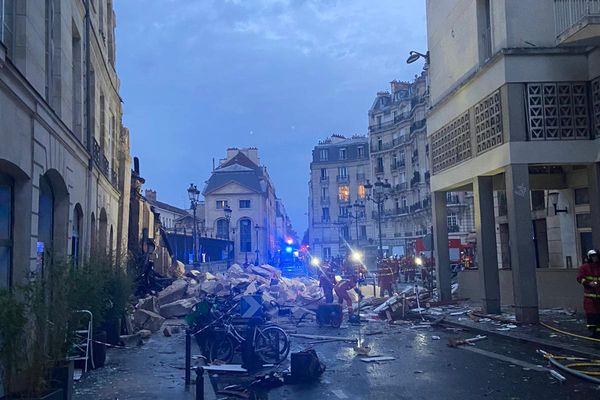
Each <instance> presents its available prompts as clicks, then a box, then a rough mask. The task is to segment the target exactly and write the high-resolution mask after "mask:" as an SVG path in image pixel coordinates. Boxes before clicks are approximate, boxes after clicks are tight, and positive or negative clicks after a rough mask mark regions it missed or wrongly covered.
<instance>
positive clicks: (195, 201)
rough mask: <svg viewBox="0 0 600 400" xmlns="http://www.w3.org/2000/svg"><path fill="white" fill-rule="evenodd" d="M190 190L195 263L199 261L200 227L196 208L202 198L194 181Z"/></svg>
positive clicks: (193, 257)
mask: <svg viewBox="0 0 600 400" xmlns="http://www.w3.org/2000/svg"><path fill="white" fill-rule="evenodd" d="M187 192H188V196H189V198H190V207H191V208H192V211H193V214H194V226H193V228H192V239H193V240H194V246H193V252H194V254H193V256H192V262H193V264H194V265H195V264H196V263H198V229H197V226H196V208H197V207H198V199H199V198H200V191H199V190H198V187H196V185H194V184H193V183H190V187H189V188H188V190H187Z"/></svg>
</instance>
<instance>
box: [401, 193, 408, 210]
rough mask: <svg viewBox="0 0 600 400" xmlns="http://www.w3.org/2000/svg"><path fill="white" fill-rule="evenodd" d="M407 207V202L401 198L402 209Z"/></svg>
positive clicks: (403, 197) (404, 198) (404, 197)
mask: <svg viewBox="0 0 600 400" xmlns="http://www.w3.org/2000/svg"><path fill="white" fill-rule="evenodd" d="M406 207H408V201H407V200H406V196H402V208H406Z"/></svg>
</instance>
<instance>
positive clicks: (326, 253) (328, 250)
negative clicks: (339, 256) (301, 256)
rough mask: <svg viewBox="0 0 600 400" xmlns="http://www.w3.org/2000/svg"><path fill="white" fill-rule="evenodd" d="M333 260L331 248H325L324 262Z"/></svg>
mask: <svg viewBox="0 0 600 400" xmlns="http://www.w3.org/2000/svg"><path fill="white" fill-rule="evenodd" d="M330 258H331V247H323V260H329V259H330Z"/></svg>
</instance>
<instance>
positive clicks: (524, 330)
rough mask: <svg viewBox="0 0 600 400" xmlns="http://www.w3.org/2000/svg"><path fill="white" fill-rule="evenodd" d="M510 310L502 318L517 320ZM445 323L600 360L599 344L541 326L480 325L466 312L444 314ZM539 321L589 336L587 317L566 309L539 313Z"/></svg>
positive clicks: (486, 322)
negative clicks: (586, 323)
mask: <svg viewBox="0 0 600 400" xmlns="http://www.w3.org/2000/svg"><path fill="white" fill-rule="evenodd" d="M465 309H470V310H474V311H475V310H477V307H472V306H469V305H467V304H460V305H457V306H454V307H452V308H451V309H448V310H449V311H450V310H454V311H455V312H458V310H465ZM510 311H511V309H510V308H503V316H504V317H506V318H514V315H513V314H511V313H510ZM445 314H446V317H445V319H444V323H445V324H446V325H452V326H455V327H460V328H464V329H469V330H473V331H476V332H478V333H481V334H486V335H497V336H502V337H506V338H510V339H514V340H519V341H525V342H529V343H534V344H538V345H540V346H546V347H551V348H554V349H556V350H557V352H559V353H562V354H565V355H576V356H580V357H592V358H598V359H600V342H594V341H591V340H585V339H580V338H577V337H573V336H569V335H565V334H562V333H560V332H556V331H554V330H551V329H549V328H546V327H544V326H542V325H517V326H514V325H512V324H506V323H502V322H498V321H494V320H487V319H485V318H484V319H480V320H479V322H477V321H475V320H473V319H471V318H469V317H468V316H467V313H464V314H463V315H449V314H450V312H447V313H445ZM540 322H543V323H545V324H547V325H549V326H552V327H554V328H557V329H560V330H562V331H565V332H569V333H574V334H576V335H580V336H584V337H587V336H588V335H589V333H588V331H587V329H586V327H585V318H584V317H582V316H579V315H571V314H569V313H568V312H567V311H565V310H557V309H554V310H540Z"/></svg>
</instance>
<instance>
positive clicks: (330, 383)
mask: <svg viewBox="0 0 600 400" xmlns="http://www.w3.org/2000/svg"><path fill="white" fill-rule="evenodd" d="M359 329H360V330H361V333H362V334H365V333H367V332H376V331H384V333H383V334H378V335H373V336H367V337H366V345H368V346H369V347H370V348H371V355H382V356H392V357H395V358H396V359H395V360H393V361H385V362H380V363H376V364H367V363H364V362H362V361H360V359H359V358H358V357H356V354H355V351H354V349H353V347H352V345H350V344H345V343H342V342H331V343H323V344H316V345H313V346H312V347H313V348H315V349H316V351H317V353H318V354H319V357H320V358H321V359H322V361H323V362H324V363H325V364H326V365H327V370H326V371H325V373H324V374H323V376H322V377H321V379H320V380H319V381H317V382H315V383H312V384H296V385H285V386H282V387H279V388H276V389H272V390H270V391H269V392H267V393H255V395H256V398H261V399H290V400H291V399H297V400H303V399H306V400H317V399H335V400H338V399H378V400H382V399H428V400H435V399H461V400H465V399H586V400H589V399H596V398H600V388H598V387H596V386H595V385H593V384H590V383H587V382H585V381H582V380H581V379H579V378H577V377H574V376H569V375H567V374H563V375H565V376H566V378H567V381H566V382H565V383H563V384H560V383H558V382H557V381H556V380H555V379H554V378H552V377H551V376H550V374H549V372H548V371H547V370H546V369H545V367H546V365H545V361H544V360H543V358H542V357H541V356H540V355H538V354H536V349H537V347H536V346H533V345H531V344H528V343H521V342H517V341H514V340H509V339H503V338H499V337H493V336H492V337H489V338H488V340H485V341H481V342H477V344H476V346H469V347H464V348H450V347H448V346H447V343H448V339H449V338H450V337H457V336H458V337H463V338H464V337H472V336H475V334H474V333H466V332H459V333H454V332H452V331H451V330H447V329H444V328H443V327H442V328H428V329H412V328H411V327H410V325H409V324H406V325H391V326H390V325H388V324H386V323H380V322H369V323H365V324H363V325H362V326H360V327H357V326H348V327H342V328H341V329H339V330H338V329H333V328H318V327H316V326H313V324H307V325H306V326H304V327H300V328H298V333H310V334H319V335H341V336H352V337H357V336H358V331H359ZM432 336H439V337H440V339H438V340H436V339H433V338H432ZM363 337H364V336H363ZM311 341H312V340H309V339H298V338H294V339H293V348H292V351H297V350H302V349H305V348H307V347H310V345H309V344H308V342H311ZM183 346H184V336H183V334H179V335H176V336H174V337H170V338H166V337H163V336H162V335H160V333H159V334H156V335H155V336H153V338H152V339H150V341H148V342H147V343H146V344H145V345H144V346H142V347H139V348H134V349H127V350H121V349H117V350H111V351H110V352H109V361H108V363H107V367H106V368H103V369H101V370H97V371H92V372H91V373H90V374H89V375H88V376H87V377H85V378H84V379H83V380H82V381H81V382H79V383H77V385H76V393H75V396H74V399H76V400H79V399H94V400H104V399H106V400H115V399H119V400H137V399H140V400H141V399H144V400H149V399H192V398H194V397H193V396H192V394H191V393H189V392H185V389H184V385H183V376H184V371H183V362H184V361H183V348H184V347H183ZM285 367H286V365H282V368H285ZM250 380H251V378H249V377H246V378H239V377H235V378H231V377H228V376H224V375H221V376H219V377H216V378H215V377H213V379H212V381H213V382H214V383H215V384H216V385H217V386H219V387H223V386H224V385H226V384H229V383H247V382H249V381H250ZM207 384H208V383H207ZM218 398H224V397H223V396H218Z"/></svg>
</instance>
